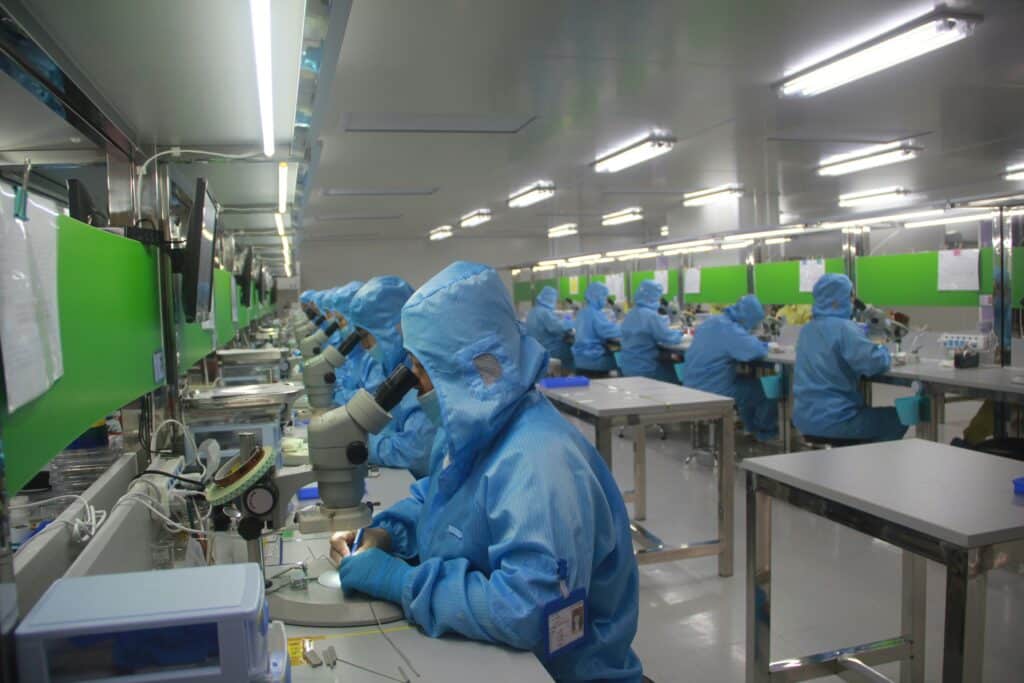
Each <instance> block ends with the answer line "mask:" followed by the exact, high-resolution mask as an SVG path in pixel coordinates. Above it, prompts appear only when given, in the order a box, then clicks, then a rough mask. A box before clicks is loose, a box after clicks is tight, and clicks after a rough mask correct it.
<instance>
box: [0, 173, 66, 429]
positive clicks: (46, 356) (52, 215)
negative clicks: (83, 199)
mask: <svg viewBox="0 0 1024 683" xmlns="http://www.w3.org/2000/svg"><path fill="white" fill-rule="evenodd" d="M26 213H27V215H28V220H27V221H22V220H20V219H18V218H15V216H14V193H13V192H12V191H11V190H10V188H9V187H8V186H6V185H5V186H2V187H0V244H2V245H3V246H2V247H0V353H2V354H3V359H4V386H5V387H6V390H7V409H8V411H10V412H14V411H15V410H17V409H18V408H20V407H21V406H23V405H25V404H26V403H28V402H29V401H31V400H33V399H35V398H37V397H38V396H40V395H42V394H43V393H44V392H45V391H46V390H47V389H49V388H50V387H51V386H53V383H54V382H56V381H57V380H58V379H59V378H60V377H61V375H63V374H64V360H63V356H62V354H61V343H60V311H59V310H58V298H57V217H58V215H59V214H58V212H57V207H56V205H54V204H53V203H52V202H50V201H49V200H46V199H42V198H41V197H40V198H37V197H30V198H29V201H28V206H27V212H26Z"/></svg>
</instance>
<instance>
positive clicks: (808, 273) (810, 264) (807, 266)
mask: <svg viewBox="0 0 1024 683" xmlns="http://www.w3.org/2000/svg"><path fill="white" fill-rule="evenodd" d="M824 274H825V259H820V258H815V259H804V260H803V261H801V262H800V291H801V292H813V291H814V285H816V284H818V280H820V279H821V276H822V275H824Z"/></svg>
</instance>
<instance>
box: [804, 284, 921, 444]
mask: <svg viewBox="0 0 1024 683" xmlns="http://www.w3.org/2000/svg"><path fill="white" fill-rule="evenodd" d="M852 296H853V284H852V283H851V282H850V278H848V277H846V276H845V275H836V274H828V275H824V276H822V277H821V279H819V280H818V282H817V283H816V284H815V285H814V309H813V311H814V317H813V318H812V319H811V321H810V322H809V323H807V324H806V325H804V328H803V329H802V330H801V331H800V337H799V339H798V340H797V345H796V370H795V371H794V376H793V424H794V425H796V428H797V429H799V430H800V431H801V432H802V433H803V434H806V435H808V436H818V437H824V438H834V439H862V440H865V441H892V440H895V439H902V438H903V435H904V434H905V433H906V431H907V428H906V427H905V426H903V425H902V424H900V421H899V418H898V417H897V415H896V409H895V408H869V407H867V406H865V405H864V397H863V396H862V395H861V392H860V391H859V387H858V382H859V381H860V378H861V377H873V376H875V375H880V374H882V373H884V372H886V371H887V370H888V369H889V367H890V365H891V364H892V359H891V357H890V356H889V350H888V349H887V348H885V347H884V346H882V345H881V344H875V343H873V342H872V341H871V340H869V339H868V338H867V337H866V336H865V335H864V333H863V332H862V331H861V329H860V327H859V326H858V325H857V324H856V323H855V322H853V321H852V320H850V316H851V315H852V314H853V299H852Z"/></svg>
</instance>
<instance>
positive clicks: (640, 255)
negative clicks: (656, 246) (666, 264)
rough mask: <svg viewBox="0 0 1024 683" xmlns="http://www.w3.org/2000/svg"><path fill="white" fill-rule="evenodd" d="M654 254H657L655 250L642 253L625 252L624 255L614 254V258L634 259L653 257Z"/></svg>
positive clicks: (619, 259)
mask: <svg viewBox="0 0 1024 683" xmlns="http://www.w3.org/2000/svg"><path fill="white" fill-rule="evenodd" d="M608 256H609V257H611V252H609V253H608ZM655 256H658V252H656V251H644V252H643V253H636V254H626V255H624V256H616V257H615V259H616V260H617V261H636V260H638V259H642V258H654V257H655Z"/></svg>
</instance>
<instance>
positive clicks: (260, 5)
mask: <svg viewBox="0 0 1024 683" xmlns="http://www.w3.org/2000/svg"><path fill="white" fill-rule="evenodd" d="M249 18H250V20H251V22H252V49H253V57H255V59H256V90H257V92H258V94H259V102H260V128H261V129H262V131H263V153H264V154H265V155H267V156H268V157H272V156H274V87H273V76H272V72H273V69H272V65H273V62H272V59H271V57H272V53H271V51H270V0H249Z"/></svg>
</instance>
